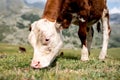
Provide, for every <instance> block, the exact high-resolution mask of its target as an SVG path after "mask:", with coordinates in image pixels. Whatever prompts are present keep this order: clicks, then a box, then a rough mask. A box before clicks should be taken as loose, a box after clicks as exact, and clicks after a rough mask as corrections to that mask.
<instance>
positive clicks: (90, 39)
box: [87, 26, 94, 54]
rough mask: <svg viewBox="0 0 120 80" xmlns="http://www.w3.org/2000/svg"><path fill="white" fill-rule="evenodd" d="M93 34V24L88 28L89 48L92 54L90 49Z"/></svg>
mask: <svg viewBox="0 0 120 80" xmlns="http://www.w3.org/2000/svg"><path fill="white" fill-rule="evenodd" d="M93 35H94V30H93V27H92V26H91V27H88V28H87V48H88V52H89V54H90V49H91V44H92V39H93Z"/></svg>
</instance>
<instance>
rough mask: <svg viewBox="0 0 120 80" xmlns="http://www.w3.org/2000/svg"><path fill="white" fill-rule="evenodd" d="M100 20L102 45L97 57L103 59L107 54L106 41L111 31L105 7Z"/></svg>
mask: <svg viewBox="0 0 120 80" xmlns="http://www.w3.org/2000/svg"><path fill="white" fill-rule="evenodd" d="M101 21H102V24H103V45H102V50H101V52H100V55H99V59H101V60H104V59H105V57H106V54H107V47H108V41H109V36H110V32H111V29H110V25H109V13H108V10H107V9H104V11H103V15H102V19H101Z"/></svg>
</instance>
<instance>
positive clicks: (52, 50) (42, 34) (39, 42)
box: [28, 19, 63, 68]
mask: <svg viewBox="0 0 120 80" xmlns="http://www.w3.org/2000/svg"><path fill="white" fill-rule="evenodd" d="M28 40H29V42H30V44H31V45H32V47H33V49H34V56H33V59H32V62H31V66H32V67H33V68H44V67H47V66H49V65H50V63H51V62H52V61H53V60H54V59H55V58H56V56H57V55H58V51H59V50H60V48H61V47H62V44H63V42H62V38H61V35H60V31H57V29H56V27H55V22H50V21H48V20H47V19H41V20H39V21H35V22H34V23H33V24H32V25H31V32H30V34H29V37H28Z"/></svg>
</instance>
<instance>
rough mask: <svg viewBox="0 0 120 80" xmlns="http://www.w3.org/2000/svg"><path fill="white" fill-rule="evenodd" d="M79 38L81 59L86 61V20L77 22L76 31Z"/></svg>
mask: <svg viewBox="0 0 120 80" xmlns="http://www.w3.org/2000/svg"><path fill="white" fill-rule="evenodd" d="M78 35H79V38H80V40H81V44H82V50H81V60H82V61H87V60H89V58H88V55H89V53H88V48H87V26H86V22H80V23H79V31H78Z"/></svg>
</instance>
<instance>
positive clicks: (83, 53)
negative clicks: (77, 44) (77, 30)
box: [81, 45, 89, 61]
mask: <svg viewBox="0 0 120 80" xmlns="http://www.w3.org/2000/svg"><path fill="white" fill-rule="evenodd" d="M88 55H89V54H88V49H87V47H86V46H85V45H83V47H82V50H81V60H82V61H87V60H89V58H88Z"/></svg>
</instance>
